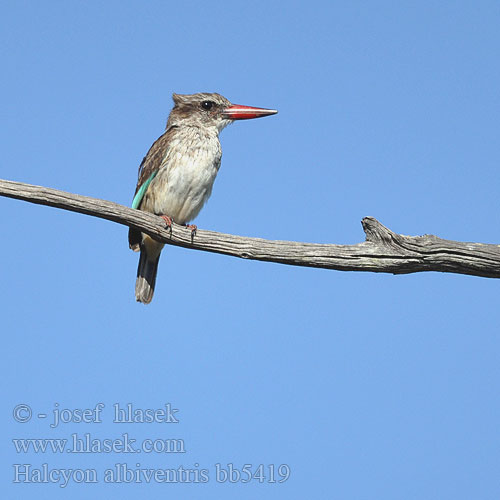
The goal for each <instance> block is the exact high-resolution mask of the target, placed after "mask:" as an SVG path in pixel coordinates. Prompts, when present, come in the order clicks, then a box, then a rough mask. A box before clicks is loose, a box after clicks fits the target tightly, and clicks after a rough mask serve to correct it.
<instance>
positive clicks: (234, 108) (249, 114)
mask: <svg viewBox="0 0 500 500" xmlns="http://www.w3.org/2000/svg"><path fill="white" fill-rule="evenodd" d="M277 112H278V111H276V110H275V109H264V108H254V107H252V106H242V105H241V104H233V105H231V106H229V108H226V109H225V110H224V111H223V113H222V114H223V116H224V118H227V119H229V120H249V119H250V118H260V117H261V116H269V115H275V114H276V113H277Z"/></svg>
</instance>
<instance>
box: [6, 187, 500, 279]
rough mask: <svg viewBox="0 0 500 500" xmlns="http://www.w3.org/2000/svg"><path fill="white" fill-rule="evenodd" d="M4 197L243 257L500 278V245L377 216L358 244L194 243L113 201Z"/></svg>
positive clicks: (25, 194) (40, 191)
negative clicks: (405, 229) (406, 228)
mask: <svg viewBox="0 0 500 500" xmlns="http://www.w3.org/2000/svg"><path fill="white" fill-rule="evenodd" d="M0 195H1V196H6V197H9V198H16V199H18V200H24V201H29V202H30V203H37V204H39V205H48V206H51V207H57V208H62V209H63V210H70V211H73V212H79V213H83V214H87V215H92V216H93V217H100V218H101V219H107V220H111V221H113V222H117V223H119V224H123V225H125V226H130V227H133V228H136V229H140V230H141V231H143V232H144V233H147V234H149V235H150V236H152V237H154V238H155V239H157V240H158V241H161V242H163V243H166V244H169V245H177V246H182V247H186V248H193V249H196V250H204V251H207V252H215V253H222V254H226V255H232V256H234V257H241V258H244V259H252V260H262V261H269V262H279V263H281V264H289V265H293V266H309V267H320V268H326V269H336V270H338V271H371V272H377V273H393V274H408V273H416V272H421V271H440V272H446V273H458V274H470V275H475V276H484V277H488V278H500V246H499V245H490V244H483V243H462V242H458V241H451V240H443V239H440V238H438V237H436V236H432V235H425V236H403V235H401V234H396V233H393V232H392V231H391V230H390V229H388V228H386V227H385V226H383V225H382V224H381V223H380V222H378V221H377V220H376V219H374V218H373V217H365V218H364V219H363V220H362V224H363V229H364V231H365V233H366V241H364V242H363V243H358V244H357V245H329V244H317V243H300V242H295V241H271V240H264V239H260V238H246V237H243V236H234V235H231V234H224V233H216V232H213V231H204V230H198V232H197V234H196V236H195V237H194V240H193V241H191V231H190V230H189V229H186V228H184V227H183V226H179V225H177V224H174V225H173V231H172V233H170V231H169V230H167V229H166V228H165V222H164V221H163V219H161V218H160V217H157V216H155V215H152V214H148V213H145V212H141V211H140V210H133V209H131V208H128V207H125V206H123V205H119V204H117V203H113V202H111V201H106V200H100V199H97V198H90V197H88V196H81V195H77V194H72V193H66V192H64V191H59V190H57V189H51V188H46V187H42V186H34V185H32V184H24V183H21V182H12V181H5V180H0Z"/></svg>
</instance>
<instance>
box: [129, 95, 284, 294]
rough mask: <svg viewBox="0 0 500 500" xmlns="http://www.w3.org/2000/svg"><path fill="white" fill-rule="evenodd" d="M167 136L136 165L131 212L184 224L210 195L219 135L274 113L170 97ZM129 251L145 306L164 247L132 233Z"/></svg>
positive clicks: (212, 98) (219, 99) (218, 99)
mask: <svg viewBox="0 0 500 500" xmlns="http://www.w3.org/2000/svg"><path fill="white" fill-rule="evenodd" d="M172 99H173V101H174V107H173V108H172V110H171V112H170V114H169V117H168V120H167V125H166V127H165V132H164V133H163V134H162V135H161V136H160V137H159V138H158V139H157V140H156V141H155V142H154V143H153V145H152V146H151V147H150V149H149V151H148V152H147V154H146V156H145V157H144V159H143V160H142V162H141V164H140V166H139V172H138V181H137V186H136V189H135V194H134V198H133V201H132V208H134V209H138V210H142V211H144V212H149V213H152V214H155V215H158V216H160V217H162V218H163V219H164V221H165V223H166V225H167V227H170V229H171V228H172V222H175V223H176V224H181V225H185V226H187V227H189V228H190V229H191V231H192V237H194V235H195V234H196V226H195V225H188V223H189V222H191V221H192V220H193V219H195V217H196V216H197V215H198V214H199V212H200V210H201V209H202V207H203V205H204V204H205V203H206V201H207V200H208V198H209V197H210V195H211V193H212V187H213V184H214V181H215V178H216V176H217V173H218V171H219V167H220V164H221V157H222V149H221V145H220V142H219V134H220V132H221V131H222V130H223V129H224V128H225V127H226V126H227V125H229V124H230V123H232V122H233V121H235V120H246V119H252V118H259V117H263V116H268V115H274V114H276V113H277V112H278V111H277V110H275V109H265V108H255V107H252V106H243V105H239V104H232V103H231V102H230V101H229V100H228V99H226V98H225V97H223V96H222V95H220V94H217V93H207V92H201V93H197V94H175V93H174V94H173V95H172ZM128 240H129V246H130V248H131V249H132V250H134V251H135V252H140V257H139V265H138V267H137V279H136V284H135V298H136V300H137V301H138V302H142V303H143V304H149V303H150V302H151V300H152V299H153V294H154V289H155V283H156V274H157V271H158V262H159V260H160V254H161V251H162V249H163V246H164V245H163V244H162V243H160V242H158V241H156V240H154V239H153V238H151V237H150V236H149V235H147V234H145V233H142V232H141V231H139V230H137V229H134V228H130V229H129V234H128Z"/></svg>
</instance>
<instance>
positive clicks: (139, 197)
mask: <svg viewBox="0 0 500 500" xmlns="http://www.w3.org/2000/svg"><path fill="white" fill-rule="evenodd" d="M157 173H158V170H157V171H156V172H153V173H152V174H151V175H150V176H149V179H148V180H147V181H146V182H145V183H144V184H143V185H142V186H141V187H140V188H139V191H137V193H136V195H135V196H134V199H133V201H132V208H138V207H139V205H140V204H141V201H142V199H143V198H144V193H145V192H146V189H148V186H149V185H150V184H151V181H152V180H153V179H154V178H155V176H156V174H157Z"/></svg>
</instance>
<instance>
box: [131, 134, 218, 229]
mask: <svg viewBox="0 0 500 500" xmlns="http://www.w3.org/2000/svg"><path fill="white" fill-rule="evenodd" d="M190 129H191V127H190ZM186 132H187V133H182V134H178V136H176V138H175V140H174V141H172V144H171V145H170V147H169V148H168V150H167V154H166V156H165V158H164V159H163V162H162V166H161V167H160V170H159V172H158V174H157V176H156V177H155V178H154V179H153V181H152V182H151V184H150V186H149V188H148V190H147V193H146V196H145V197H144V198H145V199H144V202H143V206H142V207H141V208H142V209H143V210H147V211H151V212H154V213H156V214H158V215H169V216H170V217H172V218H173V219H174V221H175V222H177V223H178V224H186V223H187V222H189V221H191V220H193V219H194V218H195V217H196V216H197V215H198V213H199V212H200V210H201V209H202V207H203V205H204V204H205V202H206V201H207V200H208V198H209V197H210V195H211V193H212V187H213V183H214V181H215V177H216V176H217V172H218V169H219V166H220V160H221V155H222V151H221V147H220V143H219V139H218V137H217V134H216V133H215V134H210V135H204V136H201V135H200V131H199V129H197V128H192V129H191V130H188V131H186Z"/></svg>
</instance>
